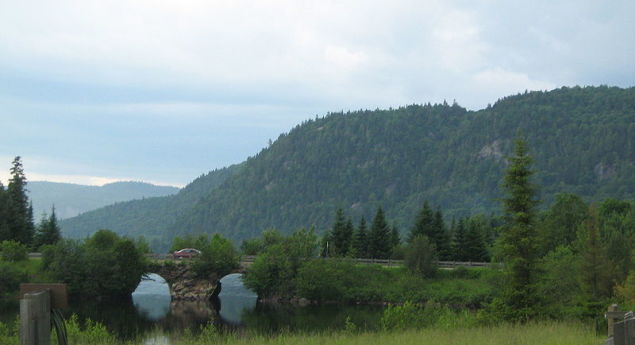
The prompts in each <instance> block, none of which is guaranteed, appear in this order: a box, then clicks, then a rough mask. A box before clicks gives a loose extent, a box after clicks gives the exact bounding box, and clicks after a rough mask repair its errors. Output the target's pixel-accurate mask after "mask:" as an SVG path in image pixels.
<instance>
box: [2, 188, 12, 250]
mask: <svg viewBox="0 0 635 345" xmlns="http://www.w3.org/2000/svg"><path fill="white" fill-rule="evenodd" d="M8 202H9V199H8V196H7V192H6V191H5V189H4V185H3V184H2V182H1V181H0V242H2V241H7V240H10V239H11V233H10V231H9V223H8V218H9V205H8Z"/></svg>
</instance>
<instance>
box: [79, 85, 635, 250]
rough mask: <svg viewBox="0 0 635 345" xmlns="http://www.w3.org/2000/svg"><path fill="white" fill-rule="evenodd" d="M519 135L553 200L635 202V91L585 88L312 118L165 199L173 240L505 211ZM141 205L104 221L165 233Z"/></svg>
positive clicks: (146, 205)
mask: <svg viewBox="0 0 635 345" xmlns="http://www.w3.org/2000/svg"><path fill="white" fill-rule="evenodd" d="M518 133H522V135H524V136H525V137H527V139H528V141H529V147H530V149H531V153H532V155H533V156H534V157H535V161H536V165H535V167H536V170H537V171H538V174H537V178H536V183H538V184H539V185H540V186H541V193H542V198H543V200H545V203H548V202H549V201H550V200H551V199H552V198H553V194H554V193H557V192H565V191H568V192H575V193H578V194H580V195H582V196H584V197H586V198H587V199H590V200H598V199H602V198H605V197H609V196H610V197H616V198H625V199H635V143H633V140H634V138H635V89H634V88H629V89H619V88H608V87H589V88H577V87H576V88H562V89H557V90H554V91H550V92H531V93H526V94H522V95H516V96H511V97H507V98H504V99H502V100H499V101H498V102H496V104H494V105H493V106H491V107H488V108H487V109H483V110H480V111H467V110H465V109H464V108H461V107H460V106H458V105H456V104H454V105H447V104H444V105H412V106H407V107H402V108H399V109H389V110H376V111H358V112H352V113H346V114H342V113H337V114H330V115H328V116H326V117H324V118H320V119H316V120H310V121H306V122H305V123H303V124H302V125H299V126H296V127H295V128H293V129H292V130H291V131H290V132H289V133H288V134H283V135H281V136H280V137H279V138H278V140H276V141H275V142H274V143H273V145H271V146H270V147H268V148H266V149H264V150H262V151H261V152H260V153H258V154H257V155H256V156H255V157H251V158H249V159H248V160H247V161H245V162H244V163H243V164H242V167H241V169H240V170H239V171H237V172H236V173H235V174H233V175H232V176H231V177H230V178H228V179H227V180H226V181H225V182H224V183H222V184H220V185H219V186H218V188H215V189H213V190H211V192H208V193H200V194H199V195H201V196H203V197H202V198H201V199H200V200H197V201H196V202H195V203H191V204H188V205H183V204H178V203H177V202H176V201H175V202H174V203H173V204H170V205H168V206H164V208H163V209H164V210H168V209H171V208H176V209H178V212H176V213H172V214H176V217H175V218H174V221H173V222H172V223H171V224H169V225H166V226H163V227H162V228H161V229H165V230H168V231H169V232H168V234H167V237H168V238H169V237H171V236H174V235H178V234H184V233H200V232H205V233H211V232H220V233H223V234H225V235H227V236H229V237H230V238H233V239H235V240H240V239H243V238H246V237H250V236H254V235H256V234H258V233H260V231H261V230H263V229H265V228H268V227H276V228H279V229H281V230H283V231H292V230H293V229H295V228H298V227H301V226H310V225H316V227H317V228H318V230H320V231H321V230H323V229H325V228H326V227H327V226H329V225H330V223H331V221H332V217H333V215H334V212H335V209H336V208H337V207H342V208H344V209H345V210H346V212H347V213H348V214H350V215H352V216H353V217H354V219H355V221H357V219H358V218H359V217H360V216H362V215H364V216H366V218H367V220H368V219H370V217H371V215H372V214H373V212H374V211H375V209H376V207H377V206H380V205H381V206H383V207H384V209H385V210H386V213H387V217H388V218H389V219H390V220H391V221H392V222H394V223H395V224H397V225H398V226H399V227H400V228H401V229H402V231H406V230H407V228H408V227H409V226H410V225H411V223H412V221H413V218H414V215H415V212H416V210H417V209H418V208H419V207H420V206H421V204H422V203H423V201H424V200H428V201H430V202H431V203H432V204H433V205H435V206H440V207H442V208H443V210H444V211H445V212H446V214H448V215H450V216H452V215H462V214H467V213H476V212H497V211H498V210H499V202H498V201H497V198H499V197H500V193H499V190H500V189H499V184H500V180H501V177H502V173H503V170H504V167H505V164H506V163H505V159H504V158H505V156H506V155H508V154H509V153H510V149H511V147H512V140H513V138H515V137H516V136H517V134H518ZM188 188H194V187H193V186H188ZM181 193H183V192H181ZM181 193H179V195H180V194H181ZM191 200H193V199H192V198H191V199H190V201H191ZM152 202H154V201H145V203H144V202H140V203H143V205H144V206H143V208H144V209H152V208H154V207H155V206H152V205H151V203H152ZM156 207H157V208H161V207H160V206H156ZM133 212H134V207H119V208H117V212H114V211H113V212H111V213H109V215H108V217H106V218H109V219H108V222H106V221H107V220H106V219H104V222H103V223H102V224H106V223H108V224H109V225H104V227H110V228H113V229H115V230H119V231H121V229H124V227H123V223H126V222H129V223H126V224H128V225H127V226H129V227H130V228H134V229H135V233H141V232H151V231H154V232H155V233H157V234H158V233H159V230H158V229H159V228H151V227H149V226H148V227H145V226H140V221H139V218H137V216H135V215H134V214H133ZM152 212H155V211H152ZM166 212H167V211H166ZM102 214H103V213H102ZM95 215H96V214H95ZM85 216H89V215H88V214H87V215H85ZM85 219H88V218H85ZM69 224H70V221H69ZM75 224H76V225H77V223H75ZM162 224H163V225H165V223H162ZM76 229H78V230H79V229H82V228H81V227H77V226H76ZM82 231H85V229H84V230H82ZM161 231H163V230H161Z"/></svg>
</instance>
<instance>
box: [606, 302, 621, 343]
mask: <svg viewBox="0 0 635 345" xmlns="http://www.w3.org/2000/svg"><path fill="white" fill-rule="evenodd" d="M619 310H620V308H619V307H618V306H617V304H611V305H610V306H609V309H608V313H606V315H607V316H606V319H607V320H606V321H607V323H608V326H609V327H608V328H609V329H608V335H609V338H610V337H612V336H613V326H614V325H615V319H614V318H613V317H611V316H609V314H610V313H611V312H615V311H619Z"/></svg>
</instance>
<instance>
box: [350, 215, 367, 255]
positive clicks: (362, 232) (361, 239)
mask: <svg viewBox="0 0 635 345" xmlns="http://www.w3.org/2000/svg"><path fill="white" fill-rule="evenodd" d="M353 255H354V256H355V257H357V258H366V257H368V233H367V230H366V220H365V219H364V217H362V219H360V221H359V226H358V227H357V229H356V230H355V234H354V235H353Z"/></svg>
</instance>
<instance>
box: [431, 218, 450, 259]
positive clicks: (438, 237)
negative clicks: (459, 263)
mask: <svg viewBox="0 0 635 345" xmlns="http://www.w3.org/2000/svg"><path fill="white" fill-rule="evenodd" d="M433 225H434V226H433V229H434V233H433V235H434V237H433V238H432V240H433V241H434V245H435V247H436V250H437V255H438V256H439V259H440V260H450V258H451V257H452V250H451V245H450V234H449V233H448V230H447V228H446V226H445V221H444V220H443V213H441V210H440V209H439V210H437V211H436V212H435V213H434V223H433Z"/></svg>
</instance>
